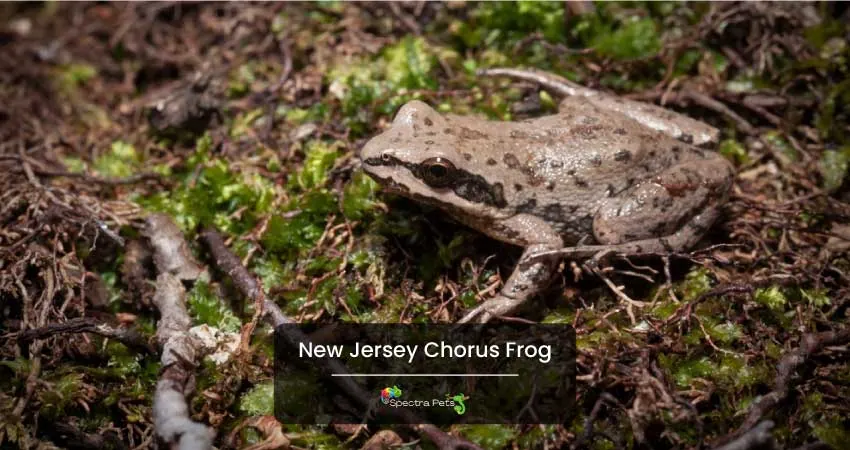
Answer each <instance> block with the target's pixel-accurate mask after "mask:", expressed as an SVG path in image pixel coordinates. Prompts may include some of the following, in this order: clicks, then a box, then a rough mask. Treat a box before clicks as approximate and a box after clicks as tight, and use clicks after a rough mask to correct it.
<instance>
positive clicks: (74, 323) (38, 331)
mask: <svg viewBox="0 0 850 450" xmlns="http://www.w3.org/2000/svg"><path fill="white" fill-rule="evenodd" d="M62 333H94V334H97V335H100V336H103V337H107V338H111V339H115V340H117V341H118V342H121V343H122V344H124V345H126V346H127V347H130V348H133V349H136V350H141V351H143V352H145V353H149V354H154V353H156V349H155V348H154V347H153V346H152V345H151V344H150V343H149V342H147V341H146V340H145V338H144V336H142V335H141V334H139V333H138V332H137V331H136V330H134V329H131V328H114V327H112V326H110V325H107V324H104V323H99V322H98V321H96V320H95V319H92V318H89V317H77V318H74V319H71V320H68V321H67V322H62V323H53V324H50V325H47V326H45V327H41V328H33V329H30V330H26V331H24V332H22V333H20V334H19V335H18V342H29V341H32V340H34V339H46V338H48V337H50V336H53V335H56V334H62Z"/></svg>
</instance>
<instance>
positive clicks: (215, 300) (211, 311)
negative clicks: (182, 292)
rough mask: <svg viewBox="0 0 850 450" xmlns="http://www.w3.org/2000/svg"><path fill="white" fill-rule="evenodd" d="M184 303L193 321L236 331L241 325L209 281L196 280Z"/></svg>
mask: <svg viewBox="0 0 850 450" xmlns="http://www.w3.org/2000/svg"><path fill="white" fill-rule="evenodd" d="M186 303H187V304H188V306H189V313H190V314H191V315H192V319H193V321H194V322H195V323H205V324H207V325H209V326H211V327H216V328H218V329H220V330H223V331H229V332H238V331H239V330H240V329H241V327H242V321H241V320H239V318H238V317H236V315H234V314H233V311H231V310H230V307H229V306H228V305H227V304H226V303H225V302H224V300H222V299H221V298H220V297H219V296H218V295H216V293H215V292H214V291H213V289H212V287H211V286H210V284H209V282H207V281H205V280H198V281H197V282H196V283H195V286H194V287H193V288H192V290H191V291H189V293H188V295H187V298H186Z"/></svg>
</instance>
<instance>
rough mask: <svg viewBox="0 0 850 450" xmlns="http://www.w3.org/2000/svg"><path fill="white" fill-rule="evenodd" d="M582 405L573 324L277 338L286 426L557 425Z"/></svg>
mask: <svg viewBox="0 0 850 450" xmlns="http://www.w3.org/2000/svg"><path fill="white" fill-rule="evenodd" d="M574 403H575V330H574V329H573V328H572V327H570V326H568V325H554V324H526V323H498V324H484V325H480V324H476V325H473V324H463V325H457V324H333V325H327V326H325V328H318V327H317V326H316V325H312V324H292V325H283V326H281V327H278V329H277V330H276V333H275V415H276V416H277V419H278V420H280V421H281V422H282V423H297V424H326V423H332V422H333V423H355V424H358V423H379V424H402V423H433V424H436V425H447V424H455V423H486V424H492V423H501V424H527V423H534V424H537V423H542V424H558V423H567V422H568V421H569V420H570V419H571V418H572V416H573V412H574V408H573V405H574Z"/></svg>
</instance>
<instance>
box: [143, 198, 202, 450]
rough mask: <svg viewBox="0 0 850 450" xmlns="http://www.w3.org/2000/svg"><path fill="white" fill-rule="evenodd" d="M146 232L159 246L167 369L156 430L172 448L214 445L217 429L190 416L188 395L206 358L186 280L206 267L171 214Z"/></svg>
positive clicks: (156, 407) (152, 220) (159, 387)
mask: <svg viewBox="0 0 850 450" xmlns="http://www.w3.org/2000/svg"><path fill="white" fill-rule="evenodd" d="M145 235H146V236H147V238H148V239H149V240H150V242H151V245H152V246H153V248H154V260H155V261H156V266H157V269H158V271H159V276H158V277H157V280H156V293H155V294H154V298H153V303H154V305H156V307H157V309H159V313H160V320H159V322H158V323H157V329H156V340H157V342H158V343H159V345H160V346H161V347H162V357H161V361H162V367H163V369H162V372H161V373H160V378H159V381H158V382H157V384H156V392H155V393H154V398H153V422H154V429H155V430H156V434H157V436H158V437H159V438H160V439H162V440H163V441H165V442H166V444H167V446H168V447H170V448H177V449H179V450H206V449H210V448H212V440H213V438H214V437H215V431H214V430H213V429H212V428H209V427H207V426H206V425H204V424H202V423H198V422H194V421H193V420H192V419H191V418H190V417H189V405H188V403H187V402H186V397H185V393H186V392H187V390H188V388H187V387H188V386H190V385H191V384H192V383H191V380H192V378H193V376H194V369H195V366H196V365H197V361H199V360H200V359H201V356H202V355H201V351H202V348H201V347H202V344H201V343H200V342H198V341H197V340H196V339H195V338H193V337H192V336H191V335H190V334H189V327H190V326H191V324H192V319H191V317H189V313H188V311H187V310H186V289H185V288H184V287H183V283H182V282H181V279H191V280H194V279H195V278H191V276H192V274H194V277H197V276H199V275H200V273H201V271H202V269H201V267H200V265H199V264H198V263H197V262H195V260H194V258H193V257H192V254H191V252H190V251H189V247H188V244H187V243H186V241H185V239H184V238H183V235H182V234H181V233H180V230H179V229H178V228H177V225H175V224H174V222H173V221H172V220H171V218H169V217H168V216H165V215H154V216H151V217H149V218H148V220H147V228H146V230H145ZM181 277H184V278H181Z"/></svg>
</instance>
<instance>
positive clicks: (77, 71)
mask: <svg viewBox="0 0 850 450" xmlns="http://www.w3.org/2000/svg"><path fill="white" fill-rule="evenodd" d="M57 75H58V76H57V80H58V82H59V89H60V90H62V91H63V92H71V91H73V90H74V89H76V88H77V87H80V86H82V85H84V84H86V83H88V82H89V81H90V80H91V79H92V78H94V77H96V76H97V68H95V67H94V66H92V65H89V64H84V63H75V64H66V65H64V66H61V67H60V68H59V69H58V74H57Z"/></svg>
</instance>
